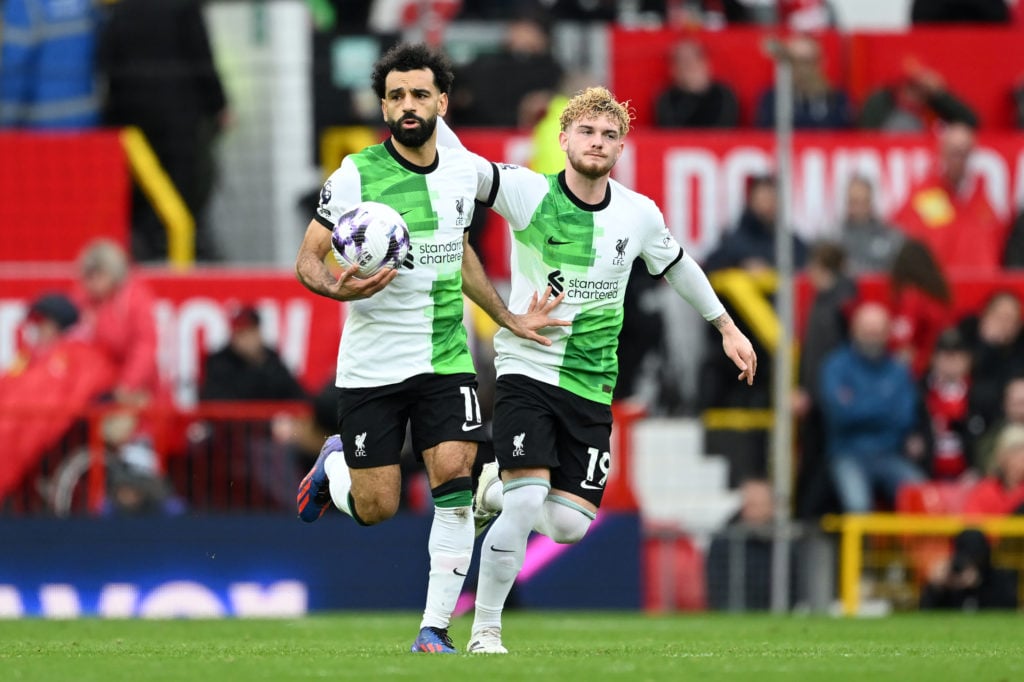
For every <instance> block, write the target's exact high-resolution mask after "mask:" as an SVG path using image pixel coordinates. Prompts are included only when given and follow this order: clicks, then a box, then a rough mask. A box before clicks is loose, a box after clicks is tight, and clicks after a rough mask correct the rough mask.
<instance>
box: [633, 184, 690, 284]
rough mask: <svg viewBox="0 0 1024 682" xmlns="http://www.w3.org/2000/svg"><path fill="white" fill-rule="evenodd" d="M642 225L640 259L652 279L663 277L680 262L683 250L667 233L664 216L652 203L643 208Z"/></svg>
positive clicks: (670, 234) (669, 233)
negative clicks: (642, 236) (642, 239)
mask: <svg viewBox="0 0 1024 682" xmlns="http://www.w3.org/2000/svg"><path fill="white" fill-rule="evenodd" d="M643 224H644V235H645V238H644V241H643V249H642V250H641V252H640V257H641V258H643V259H644V263H646V264H647V272H649V273H650V274H651V276H652V277H664V276H665V273H666V272H668V271H669V269H670V268H671V267H672V266H673V265H675V264H676V263H678V262H679V261H680V260H682V258H683V248H682V247H681V246H679V242H677V241H676V239H675V237H673V236H672V233H671V232H669V231H668V227H666V225H665V216H663V215H662V213H661V211H660V210H659V209H658V207H657V206H655V205H654V203H653V202H651V203H650V204H649V205H646V206H644V207H643Z"/></svg>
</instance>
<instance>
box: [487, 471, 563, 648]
mask: <svg viewBox="0 0 1024 682" xmlns="http://www.w3.org/2000/svg"><path fill="white" fill-rule="evenodd" d="M504 490H505V500H504V504H503V506H504V509H502V512H501V514H499V515H498V517H497V518H496V519H495V520H494V523H492V524H491V528H490V530H488V531H487V535H485V536H484V543H483V547H482V548H481V550H480V581H479V583H478V584H477V589H476V615H475V616H474V618H473V632H478V631H479V630H481V629H482V628H485V627H499V628H500V627H501V611H502V609H503V608H504V607H505V599H507V598H508V593H509V592H510V591H511V589H512V583H514V582H515V580H516V576H517V575H519V569H521V568H522V567H523V559H524V558H525V556H526V541H527V540H528V539H529V537H530V531H531V530H532V529H533V527H534V525H536V523H537V518H538V517H539V516H540V514H541V508H542V507H543V505H544V499H545V498H546V497H547V496H548V491H549V490H551V484H550V483H548V482H547V481H545V480H544V479H542V478H518V479H514V480H512V481H509V482H508V483H506V484H505V486H504Z"/></svg>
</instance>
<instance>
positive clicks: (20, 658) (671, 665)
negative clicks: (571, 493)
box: [0, 611, 1024, 682]
mask: <svg viewBox="0 0 1024 682" xmlns="http://www.w3.org/2000/svg"><path fill="white" fill-rule="evenodd" d="M418 622H419V619H418V616H417V615H415V614H379V613H374V614H344V615H340V614H339V615H324V616H313V617H309V618H304V619H299V620H263V621H261V620H217V621H185V620H176V621H141V620H133V621H109V620H71V621H45V620H23V621H0V679H2V680H5V681H14V680H19V681H20V680H47V681H49V680H60V681H65V680H66V681H69V682H85V681H89V680H96V681H102V682H112V681H115V680H131V681H132V682H140V681H143V680H144V681H147V682H148V681H154V680H203V681H205V680H216V681H218V682H235V681H236V680H307V681H308V680H361V681H366V680H443V681H444V682H455V681H457V680H473V681H474V682H498V681H501V680H528V681H530V682H547V681H548V680H553V681H558V682H563V681H564V682H575V681H577V680H582V681H584V682H598V681H602V680H629V681H630V682H634V681H637V682H638V681H642V680H701V681H704V680H711V681H714V680H756V681H757V682H763V681H765V680H824V681H825V682H836V681H838V680H868V681H872V682H874V681H876V680H899V681H901V682H912V681H915V680H926V681H928V682H954V681H956V680H969V681H970V682H1001V681H1006V682H1011V681H1018V680H1024V616H1021V615H1016V614H1004V615H988V614H984V615H981V614H979V615H966V614H955V615H932V614H928V615H925V614H920V615H901V616H893V617H890V618H884V619H871V620H868V619H832V618H825V617H794V616H789V617H781V618H776V617H772V616H767V615H759V616H743V615H737V616H728V615H703V614H701V615H684V616H645V615H642V614H637V613H621V614H615V613H596V614H595V613H565V612H542V611H533V612H529V613H523V612H516V613H510V614H508V615H507V616H506V621H505V631H504V639H505V644H506V645H507V646H508V648H509V649H510V650H511V651H512V653H511V654H510V655H508V656H467V655H458V656H435V655H426V654H419V655H414V654H410V653H408V646H409V644H410V643H411V641H412V638H413V636H414V634H415V630H416V626H417V625H418ZM469 625H470V619H469V618H468V617H464V618H460V619H459V620H458V621H457V622H456V624H455V625H454V627H453V628H452V634H453V637H454V639H455V642H456V645H457V646H459V647H460V648H462V647H464V646H465V644H466V640H467V638H468V636H469Z"/></svg>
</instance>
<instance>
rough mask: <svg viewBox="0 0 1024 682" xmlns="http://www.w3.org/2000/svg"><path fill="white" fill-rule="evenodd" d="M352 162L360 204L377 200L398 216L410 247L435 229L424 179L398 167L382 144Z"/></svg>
mask: <svg viewBox="0 0 1024 682" xmlns="http://www.w3.org/2000/svg"><path fill="white" fill-rule="evenodd" d="M352 159H353V161H354V162H355V164H356V168H358V169H359V177H360V179H361V181H362V199H363V201H379V202H381V203H383V204H387V205H388V206H391V207H392V208H394V209H395V210H396V211H398V212H399V213H401V214H402V217H403V218H404V219H405V224H406V225H407V226H408V227H409V236H410V238H411V240H412V242H413V243H414V244H415V243H416V236H417V235H423V234H431V233H433V232H434V231H435V230H437V213H435V212H434V207H433V205H432V204H431V203H430V192H429V190H428V189H427V176H425V175H421V174H419V173H411V172H409V171H407V170H405V169H404V168H402V167H401V166H400V165H398V162H396V161H395V160H394V159H393V158H392V157H391V154H389V153H388V150H387V149H385V147H384V145H382V144H377V145H374V146H372V147H367V148H366V149H364V150H363V151H361V152H360V153H358V154H356V155H354V156H353V157H352Z"/></svg>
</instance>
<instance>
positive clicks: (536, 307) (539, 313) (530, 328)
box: [508, 287, 572, 346]
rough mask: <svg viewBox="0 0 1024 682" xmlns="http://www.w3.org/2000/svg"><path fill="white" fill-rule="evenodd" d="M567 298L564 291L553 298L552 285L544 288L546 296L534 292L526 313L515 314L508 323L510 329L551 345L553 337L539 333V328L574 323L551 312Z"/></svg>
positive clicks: (519, 334)
mask: <svg viewBox="0 0 1024 682" xmlns="http://www.w3.org/2000/svg"><path fill="white" fill-rule="evenodd" d="M564 298H565V292H564V291H563V292H562V293H560V294H559V295H558V296H555V297H554V298H551V287H548V288H546V289H545V290H544V296H543V297H540V296H537V292H536V291H535V292H533V296H531V297H530V306H529V307H528V308H527V309H526V312H525V313H521V314H518V315H517V314H513V315H512V316H511V318H510V320H509V323H508V330H509V331H510V332H512V333H513V334H515V335H516V336H520V337H522V338H524V339H529V340H531V341H536V342H537V343H539V344H540V345H542V346H550V345H551V339H548V338H545V337H543V336H541V335H540V334H538V333H537V330H538V329H543V328H544V327H568V326H569V325H571V324H572V322H569V321H568V320H559V319H556V318H554V317H551V312H552V311H553V310H554V309H555V308H557V307H558V304H559V303H561V302H562V299H564Z"/></svg>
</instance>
